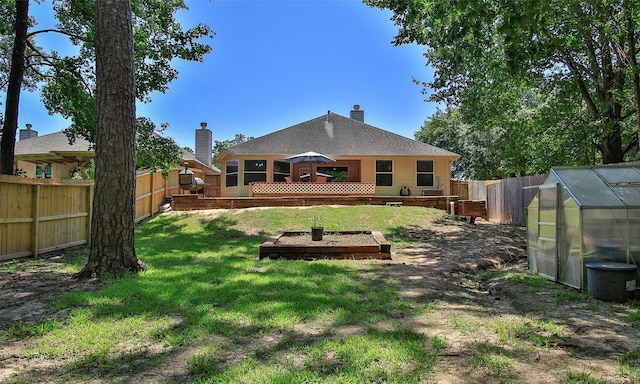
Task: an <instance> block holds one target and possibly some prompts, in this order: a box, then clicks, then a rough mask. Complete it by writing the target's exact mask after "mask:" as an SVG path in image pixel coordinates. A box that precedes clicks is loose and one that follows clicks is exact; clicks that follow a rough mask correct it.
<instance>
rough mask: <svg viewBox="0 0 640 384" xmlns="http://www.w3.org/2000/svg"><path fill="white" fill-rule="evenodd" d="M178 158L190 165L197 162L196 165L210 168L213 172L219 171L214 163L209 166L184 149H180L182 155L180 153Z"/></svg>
mask: <svg viewBox="0 0 640 384" xmlns="http://www.w3.org/2000/svg"><path fill="white" fill-rule="evenodd" d="M180 160H181V161H182V162H183V165H184V162H185V161H187V162H188V163H189V165H190V166H192V165H193V164H194V163H197V164H198V165H200V166H201V167H207V168H211V169H212V170H213V171H214V172H217V173H220V168H218V167H216V166H215V165H211V166H210V167H209V166H208V165H206V164H205V163H203V162H202V161H200V160H198V159H197V158H196V155H195V154H193V153H191V152H189V151H187V150H185V149H182V155H180Z"/></svg>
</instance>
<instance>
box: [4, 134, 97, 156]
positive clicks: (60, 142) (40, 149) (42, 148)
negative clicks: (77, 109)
mask: <svg viewBox="0 0 640 384" xmlns="http://www.w3.org/2000/svg"><path fill="white" fill-rule="evenodd" d="M70 151H73V152H86V151H92V149H91V143H90V142H88V141H87V140H85V139H83V138H81V137H78V138H77V139H76V141H75V142H74V143H73V145H72V144H69V139H68V138H67V135H66V134H65V133H64V132H56V133H50V134H48V135H42V136H37V137H32V138H29V139H25V140H20V141H17V142H16V146H15V154H16V155H34V154H45V153H50V152H70Z"/></svg>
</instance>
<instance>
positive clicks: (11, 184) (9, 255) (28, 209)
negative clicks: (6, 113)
mask: <svg viewBox="0 0 640 384" xmlns="http://www.w3.org/2000/svg"><path fill="white" fill-rule="evenodd" d="M192 171H194V173H195V174H196V176H198V177H201V178H204V179H205V182H206V181H207V179H208V177H207V178H205V177H204V176H203V175H201V173H202V172H201V171H200V170H198V169H192ZM199 171H200V172H199ZM179 172H180V169H175V170H172V171H171V173H170V175H169V179H168V180H165V179H164V178H163V177H162V172H159V171H158V172H148V171H147V172H139V173H138V174H137V176H136V207H135V219H136V222H138V221H140V220H143V219H145V218H147V217H149V216H151V215H153V214H154V213H156V212H158V210H159V208H160V206H162V205H163V204H164V203H165V201H166V198H167V197H169V196H171V195H173V194H177V193H182V192H183V191H181V190H180V186H179V183H178V173H179ZM207 193H211V195H212V196H215V194H216V193H219V187H217V186H215V185H213V186H212V185H207V186H206V187H205V195H206V194H207ZM92 204H93V181H88V180H72V179H30V178H24V177H16V176H7V175H0V260H8V259H14V258H19V257H25V256H34V257H36V256H37V255H38V254H41V253H46V252H51V251H55V250H58V249H63V248H69V247H74V246H77V245H83V244H87V243H88V242H89V239H90V236H91V208H92Z"/></svg>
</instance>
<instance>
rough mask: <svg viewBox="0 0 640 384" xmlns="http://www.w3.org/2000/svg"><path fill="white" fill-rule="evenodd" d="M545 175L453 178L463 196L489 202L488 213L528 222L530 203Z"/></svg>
mask: <svg viewBox="0 0 640 384" xmlns="http://www.w3.org/2000/svg"><path fill="white" fill-rule="evenodd" d="M545 177H546V175H535V176H524V177H514V178H509V179H503V180H470V181H452V182H451V191H452V194H453V195H457V196H458V197H459V198H460V200H473V201H476V200H482V201H486V202H487V217H488V219H489V220H490V221H493V222H497V223H501V224H513V225H520V226H523V225H526V223H527V221H526V220H527V214H526V208H527V204H529V201H530V200H531V198H532V197H533V195H535V194H536V192H537V191H538V189H537V188H536V187H537V186H538V185H540V183H542V182H543V181H544V179H545Z"/></svg>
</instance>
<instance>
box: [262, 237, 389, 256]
mask: <svg viewBox="0 0 640 384" xmlns="http://www.w3.org/2000/svg"><path fill="white" fill-rule="evenodd" d="M265 257H268V258H272V259H277V258H282V259H292V260H293V259H303V260H313V259H386V260H390V259H391V244H389V242H388V241H387V239H385V237H384V236H382V233H380V232H379V231H343V232H325V233H324V236H323V238H322V240H319V241H312V240H311V233H310V232H283V231H280V232H278V233H276V234H275V236H273V237H272V238H270V239H269V240H267V241H265V242H264V243H263V244H262V245H260V259H264V258H265Z"/></svg>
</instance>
